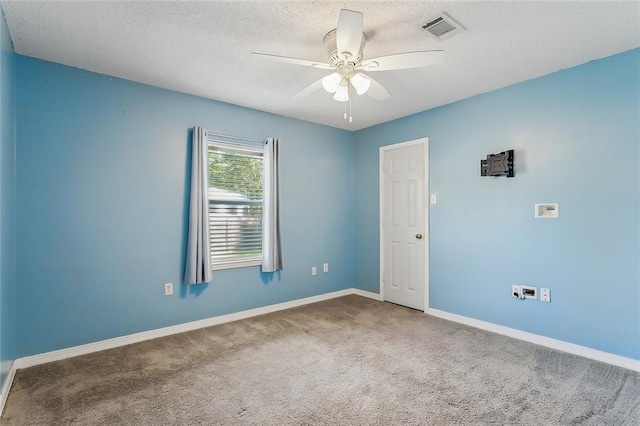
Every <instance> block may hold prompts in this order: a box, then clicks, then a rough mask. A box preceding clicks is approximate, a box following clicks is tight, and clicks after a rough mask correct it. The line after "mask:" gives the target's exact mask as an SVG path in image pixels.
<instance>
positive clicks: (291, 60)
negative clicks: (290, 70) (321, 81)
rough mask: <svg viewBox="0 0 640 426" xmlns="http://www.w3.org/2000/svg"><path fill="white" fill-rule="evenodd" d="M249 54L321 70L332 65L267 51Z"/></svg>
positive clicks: (330, 67) (330, 68)
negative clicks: (272, 53) (270, 53)
mask: <svg viewBox="0 0 640 426" xmlns="http://www.w3.org/2000/svg"><path fill="white" fill-rule="evenodd" d="M251 56H254V57H256V58H261V59H267V60H269V61H275V62H281V63H283V64H293V65H304V66H308V67H313V68H318V69H321V70H332V69H333V67H332V66H331V65H329V64H323V63H322V62H314V61H307V60H306V59H298V58H289V57H287V56H278V55H269V54H267V53H255V52H254V53H252V54H251Z"/></svg>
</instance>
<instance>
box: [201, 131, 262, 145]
mask: <svg viewBox="0 0 640 426" xmlns="http://www.w3.org/2000/svg"><path fill="white" fill-rule="evenodd" d="M209 136H211V137H213V138H224V139H235V140H239V141H248V142H259V143H264V142H265V141H266V140H267V139H266V138H265V139H254V138H245V137H242V136H233V135H223V134H222V133H211V132H207V138H209Z"/></svg>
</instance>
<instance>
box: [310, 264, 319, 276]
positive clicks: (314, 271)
mask: <svg viewBox="0 0 640 426" xmlns="http://www.w3.org/2000/svg"><path fill="white" fill-rule="evenodd" d="M311 275H318V270H317V269H316V267H315V266H312V267H311Z"/></svg>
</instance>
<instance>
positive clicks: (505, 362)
mask: <svg viewBox="0 0 640 426" xmlns="http://www.w3.org/2000/svg"><path fill="white" fill-rule="evenodd" d="M2 423H3V424H7V425H39V424H46V425H68V424H74V425H94V424H99V425H119V424H124V425H218V424H220V425H222V424H224V425H235V424H255V425H258V424H259V425H310V424H327V425H405V424H415V425H417V424H422V425H453V424H460V425H474V424H500V425H506V424H509V425H511V424H524V425H569V424H588V425H600V424H609V425H638V424H640V375H639V374H637V373H633V372H631V371H628V370H624V369H621V368H616V367H612V366H609V365H606V364H602V363H598V362H594V361H589V360H587V359H583V358H579V357H576V356H572V355H567V354H563V353H559V352H555V351H552V350H549V349H545V348H542V347H538V346H535V345H532V344H528V343H525V342H521V341H518V340H514V339H510V338H507V337H503V336H500V335H496V334H492V333H488V332H484V331H481V330H476V329H473V328H470V327H466V326H462V325H459V324H455V323H451V322H448V321H444V320H440V319H436V318H432V317H429V316H427V315H425V314H424V313H421V312H418V311H415V310H411V309H407V308H403V307H400V306H396V305H393V304H389V303H382V302H376V301H373V300H369V299H365V298H361V297H358V296H348V297H343V298H339V299H334V300H330V301H327V302H322V303H317V304H314V305H308V306H305V307H301V308H296V309H291V310H288V311H283V312H278V313H274V314H270V315H265V316H261V317H256V318H252V319H248V320H243V321H238V322H235V323H230V324H225V325H221V326H216V327H211V328H207V329H202V330H197V331H193V332H189V333H184V334H180V335H175V336H170V337H166V338H161V339H156V340H152V341H147V342H143V343H139V344H135V345H130V346H126V347H121V348H117V349H112V350H108V351H104V352H100V353H95V354H90V355H85V356H81V357H77V358H72V359H68V360H64V361H59V362H54V363H50V364H46V365H41V366H37V367H32V368H29V369H25V370H20V371H18V373H17V375H16V377H15V380H14V383H13V387H12V389H11V392H10V394H9V398H8V401H7V406H6V408H5V412H4V415H3V417H2Z"/></svg>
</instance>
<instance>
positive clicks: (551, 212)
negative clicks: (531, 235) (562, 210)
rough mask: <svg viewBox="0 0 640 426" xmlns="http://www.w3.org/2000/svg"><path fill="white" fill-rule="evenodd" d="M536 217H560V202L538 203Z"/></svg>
mask: <svg viewBox="0 0 640 426" xmlns="http://www.w3.org/2000/svg"><path fill="white" fill-rule="evenodd" d="M535 217H536V218H540V219H555V218H557V217H558V203H549V204H536V205H535Z"/></svg>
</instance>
